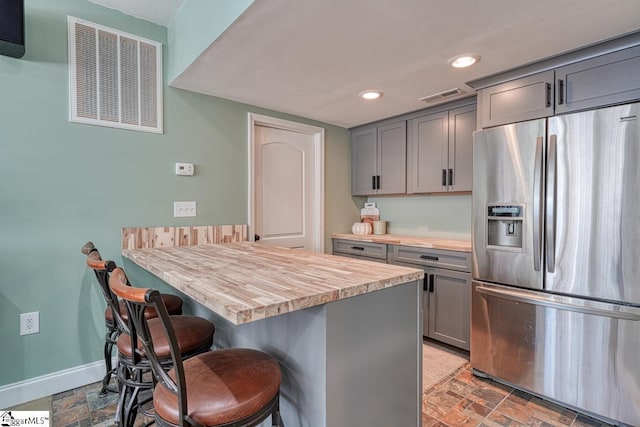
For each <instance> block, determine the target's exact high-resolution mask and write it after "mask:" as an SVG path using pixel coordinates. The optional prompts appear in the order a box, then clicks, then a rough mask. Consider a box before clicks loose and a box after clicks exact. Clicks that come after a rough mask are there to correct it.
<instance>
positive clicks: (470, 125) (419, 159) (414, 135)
mask: <svg viewBox="0 0 640 427" xmlns="http://www.w3.org/2000/svg"><path fill="white" fill-rule="evenodd" d="M476 123H477V119H476V105H475V103H474V104H472V105H467V106H464V107H461V108H457V109H453V110H449V111H442V112H438V113H433V114H427V115H425V116H422V117H417V118H414V119H411V120H409V121H408V128H407V151H408V156H407V159H408V160H407V193H410V194H411V193H442V192H449V191H471V188H472V176H473V173H472V168H473V131H474V130H475V129H476Z"/></svg>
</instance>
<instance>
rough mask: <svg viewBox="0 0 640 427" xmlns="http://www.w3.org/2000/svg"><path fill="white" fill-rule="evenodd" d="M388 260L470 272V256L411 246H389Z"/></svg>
mask: <svg viewBox="0 0 640 427" xmlns="http://www.w3.org/2000/svg"><path fill="white" fill-rule="evenodd" d="M388 258H389V260H392V261H398V262H406V263H409V264H415V265H424V266H428V267H438V268H446V269H449V270H459V271H467V272H470V271H471V254H469V253H468V252H457V251H446V250H442V249H427V248H417V247H413V246H397V245H390V246H389V254H388Z"/></svg>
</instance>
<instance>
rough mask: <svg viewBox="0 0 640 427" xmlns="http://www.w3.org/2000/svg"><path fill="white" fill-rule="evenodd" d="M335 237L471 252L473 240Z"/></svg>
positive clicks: (347, 235) (420, 237)
mask: <svg viewBox="0 0 640 427" xmlns="http://www.w3.org/2000/svg"><path fill="white" fill-rule="evenodd" d="M331 237H333V238H334V239H345V240H357V241H360V242H372V243H385V244H387V245H402V246H415V247H419V248H431V249H443V250H448V251H458V252H471V241H469V240H458V239H445V238H440V237H422V236H403V235H400V234H332V235H331Z"/></svg>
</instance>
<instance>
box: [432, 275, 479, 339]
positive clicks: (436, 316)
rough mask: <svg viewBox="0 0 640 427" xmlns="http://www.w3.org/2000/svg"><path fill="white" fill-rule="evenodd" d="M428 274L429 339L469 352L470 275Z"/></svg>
mask: <svg viewBox="0 0 640 427" xmlns="http://www.w3.org/2000/svg"><path fill="white" fill-rule="evenodd" d="M428 275H429V277H428V280H429V283H428V287H429V289H428V300H429V303H428V304H429V310H428V311H429V320H428V323H427V325H426V326H427V327H428V328H429V334H428V336H429V337H430V338H433V339H436V340H438V341H442V342H444V343H447V344H450V345H453V346H456V347H459V348H462V349H465V350H469V340H470V333H469V331H470V316H469V314H470V311H471V274H469V273H460V272H456V271H449V270H441V269H433V270H431V271H430V272H429V273H428ZM432 275H433V277H432ZM431 283H433V285H432V284H431Z"/></svg>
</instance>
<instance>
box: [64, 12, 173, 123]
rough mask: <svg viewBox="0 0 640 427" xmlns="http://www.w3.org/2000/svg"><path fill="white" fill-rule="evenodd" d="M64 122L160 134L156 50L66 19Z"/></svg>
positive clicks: (158, 57)
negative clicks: (66, 115) (66, 113)
mask: <svg viewBox="0 0 640 427" xmlns="http://www.w3.org/2000/svg"><path fill="white" fill-rule="evenodd" d="M68 25H69V120H70V121H72V122H78V123H86V124H92V125H100V126H109V127H118V128H125V129H132V130H141V131H145V132H155V133H162V44H161V43H158V42H155V41H152V40H147V39H143V38H140V37H137V36H133V35H131V34H127V33H123V32H121V31H117V30H114V29H111V28H108V27H103V26H101V25H97V24H94V23H92V22H87V21H83V20H80V19H78V18H74V17H72V16H69V17H68Z"/></svg>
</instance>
